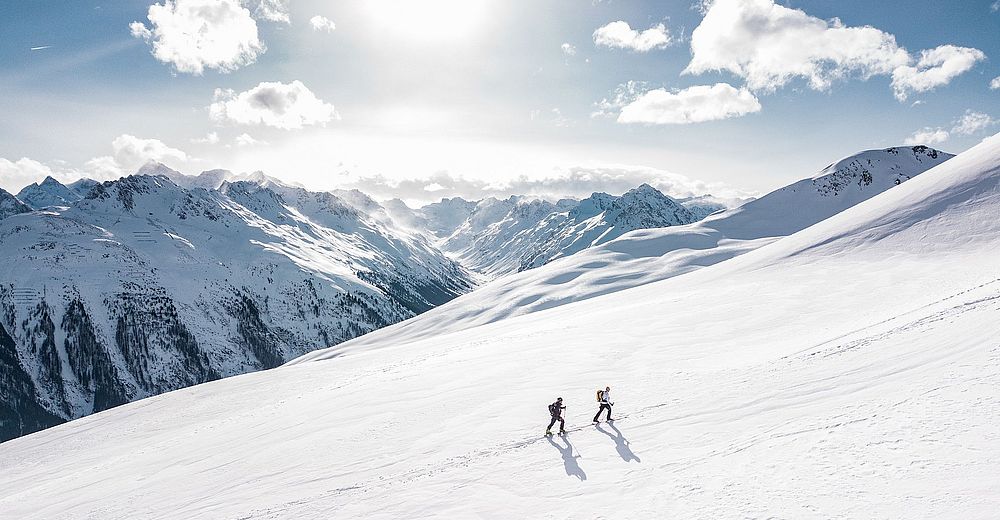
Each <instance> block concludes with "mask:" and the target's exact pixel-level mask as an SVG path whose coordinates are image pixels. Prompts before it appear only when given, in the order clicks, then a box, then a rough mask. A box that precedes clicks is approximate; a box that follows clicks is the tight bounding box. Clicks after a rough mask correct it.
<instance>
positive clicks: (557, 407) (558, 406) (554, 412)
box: [545, 397, 566, 435]
mask: <svg viewBox="0 0 1000 520" xmlns="http://www.w3.org/2000/svg"><path fill="white" fill-rule="evenodd" d="M565 409H566V407H565V406H563V404H562V397H560V398H558V399H556V402H554V403H552V404H550V405H549V415H551V416H552V421H550V422H549V427H548V428H545V435H552V425H554V424H555V423H556V421H559V435H562V434H564V433H566V420H565V419H563V418H562V411H563V410H565Z"/></svg>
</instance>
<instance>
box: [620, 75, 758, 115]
mask: <svg viewBox="0 0 1000 520" xmlns="http://www.w3.org/2000/svg"><path fill="white" fill-rule="evenodd" d="M760 109H761V107H760V101H758V100H757V97H756V96H754V95H753V94H752V93H751V92H750V91H749V90H747V89H746V88H740V89H737V88H735V87H733V86H732V85H729V84H727V83H716V84H715V85H711V86H710V85H697V86H694V87H689V88H686V89H683V90H678V91H673V92H670V91H667V90H666V89H662V88H661V89H655V90H650V91H647V92H645V93H643V94H641V95H639V96H638V97H637V98H636V99H635V100H633V101H631V102H630V103H628V104H627V105H625V106H624V107H622V109H621V113H619V114H618V122H619V123H645V124H650V125H684V124H690V123H701V122H705V121H717V120H720V119H729V118H732V117H740V116H744V115H746V114H752V113H755V112H760Z"/></svg>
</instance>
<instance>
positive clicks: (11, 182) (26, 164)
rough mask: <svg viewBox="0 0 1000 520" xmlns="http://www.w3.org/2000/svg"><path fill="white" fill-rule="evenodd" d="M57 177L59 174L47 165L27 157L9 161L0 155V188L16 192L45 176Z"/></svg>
mask: <svg viewBox="0 0 1000 520" xmlns="http://www.w3.org/2000/svg"><path fill="white" fill-rule="evenodd" d="M50 175H51V176H52V177H55V178H56V179H58V178H59V177H60V175H58V174H57V173H55V172H53V171H52V169H51V168H49V167H48V166H46V165H44V164H42V163H40V162H38V161H36V160H34V159H29V158H27V157H22V158H20V159H18V160H16V161H10V160H7V159H4V158H3V157H0V188H2V189H4V190H7V191H8V192H10V193H12V194H17V192H19V191H21V189H22V188H24V187H25V186H27V185H29V184H31V183H33V182H39V181H41V180H42V179H44V178H45V177H47V176H50Z"/></svg>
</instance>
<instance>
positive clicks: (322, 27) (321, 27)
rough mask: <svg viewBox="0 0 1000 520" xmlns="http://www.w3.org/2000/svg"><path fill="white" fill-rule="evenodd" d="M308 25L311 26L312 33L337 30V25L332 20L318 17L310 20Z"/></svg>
mask: <svg viewBox="0 0 1000 520" xmlns="http://www.w3.org/2000/svg"><path fill="white" fill-rule="evenodd" d="M309 25H311V26H312V28H313V30H314V31H326V32H333V31H334V30H335V29H336V28H337V24H335V23H333V20H331V19H329V18H327V17H325V16H320V15H316V16H313V17H312V18H310V19H309Z"/></svg>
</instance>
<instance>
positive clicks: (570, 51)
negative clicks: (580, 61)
mask: <svg viewBox="0 0 1000 520" xmlns="http://www.w3.org/2000/svg"><path fill="white" fill-rule="evenodd" d="M560 48H561V49H562V51H563V54H565V55H567V56H576V47H574V46H573V45H570V44H568V43H564V44H562V45H561V46H560Z"/></svg>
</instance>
